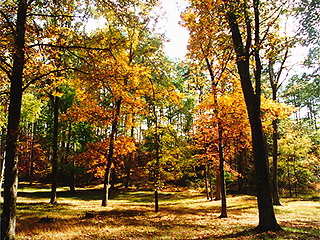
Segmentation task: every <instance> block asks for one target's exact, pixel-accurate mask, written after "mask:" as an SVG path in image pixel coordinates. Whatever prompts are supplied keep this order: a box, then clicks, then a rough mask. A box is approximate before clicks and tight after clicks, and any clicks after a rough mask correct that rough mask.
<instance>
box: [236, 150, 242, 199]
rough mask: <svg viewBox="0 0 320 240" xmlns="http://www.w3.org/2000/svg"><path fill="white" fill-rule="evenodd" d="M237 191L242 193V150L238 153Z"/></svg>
mask: <svg viewBox="0 0 320 240" xmlns="http://www.w3.org/2000/svg"><path fill="white" fill-rule="evenodd" d="M237 165H238V174H239V176H238V193H243V150H241V151H240V154H239V155H238V164H237Z"/></svg>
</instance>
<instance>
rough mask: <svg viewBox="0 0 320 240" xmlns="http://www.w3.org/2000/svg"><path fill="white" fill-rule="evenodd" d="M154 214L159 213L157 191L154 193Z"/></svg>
mask: <svg viewBox="0 0 320 240" xmlns="http://www.w3.org/2000/svg"><path fill="white" fill-rule="evenodd" d="M154 212H156V213H157V212H159V194H158V190H157V189H156V190H155V191H154Z"/></svg>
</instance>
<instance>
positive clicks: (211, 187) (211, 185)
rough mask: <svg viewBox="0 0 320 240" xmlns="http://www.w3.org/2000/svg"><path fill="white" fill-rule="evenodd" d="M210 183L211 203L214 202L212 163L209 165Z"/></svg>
mask: <svg viewBox="0 0 320 240" xmlns="http://www.w3.org/2000/svg"><path fill="white" fill-rule="evenodd" d="M208 181H209V196H210V201H212V200H213V181H212V170H211V163H208Z"/></svg>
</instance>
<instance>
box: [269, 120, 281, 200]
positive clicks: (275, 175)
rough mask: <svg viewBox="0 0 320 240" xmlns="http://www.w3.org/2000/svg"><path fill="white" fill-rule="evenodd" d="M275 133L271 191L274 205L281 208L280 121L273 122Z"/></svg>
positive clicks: (273, 134)
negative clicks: (279, 180) (279, 168)
mask: <svg viewBox="0 0 320 240" xmlns="http://www.w3.org/2000/svg"><path fill="white" fill-rule="evenodd" d="M272 126H273V133H272V141H273V142H272V178H271V186H272V187H271V190H272V199H273V205H278V206H281V203H280V197H279V188H278V120H277V119H274V120H272Z"/></svg>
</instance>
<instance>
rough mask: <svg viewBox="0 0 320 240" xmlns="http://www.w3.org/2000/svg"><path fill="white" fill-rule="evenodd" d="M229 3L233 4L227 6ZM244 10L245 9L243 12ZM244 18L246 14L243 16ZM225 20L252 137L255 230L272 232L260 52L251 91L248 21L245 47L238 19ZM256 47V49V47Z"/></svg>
mask: <svg viewBox="0 0 320 240" xmlns="http://www.w3.org/2000/svg"><path fill="white" fill-rule="evenodd" d="M230 4H232V3H230ZM254 8H255V24H256V25H255V31H256V33H255V36H256V41H257V42H259V41H258V39H257V35H258V34H259V28H258V26H257V23H258V22H259V18H258V13H257V11H258V10H257V9H258V2H257V1H254ZM245 11H246V10H245ZM245 15H246V13H245ZM226 17H227V20H228V23H229V26H230V30H231V36H232V40H233V44H234V50H235V53H236V57H237V58H236V62H237V68H238V73H239V75H240V80H241V87H242V90H243V94H244V98H245V102H246V106H247V110H248V115H249V122H250V127H251V134H252V147H253V154H254V166H255V171H256V185H257V200H258V210H259V225H258V227H257V231H261V232H265V231H269V230H270V231H274V230H280V229H281V228H280V226H279V225H278V223H277V220H276V218H275V214H274V210H273V204H272V197H271V191H270V183H269V169H268V162H267V161H268V158H267V151H266V144H265V140H264V133H263V130H262V123H261V118H260V93H261V89H260V74H261V65H260V60H259V52H258V50H257V49H255V63H256V69H255V81H256V84H255V85H256V91H254V89H253V86H252V83H251V76H250V51H251V50H250V47H251V41H250V38H251V26H250V20H248V19H247V21H248V22H247V27H248V28H247V44H246V46H244V44H243V41H242V37H241V34H240V29H239V25H238V22H237V16H236V14H235V13H234V12H233V11H232V10H227V12H226ZM257 47H258V46H257Z"/></svg>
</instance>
